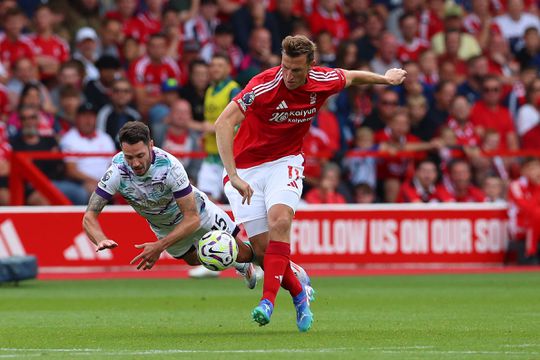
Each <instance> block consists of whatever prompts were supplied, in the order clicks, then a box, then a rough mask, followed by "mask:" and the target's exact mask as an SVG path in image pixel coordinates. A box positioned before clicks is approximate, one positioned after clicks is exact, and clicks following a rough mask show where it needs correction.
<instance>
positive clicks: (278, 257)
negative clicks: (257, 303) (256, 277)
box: [262, 240, 302, 304]
mask: <svg viewBox="0 0 540 360" xmlns="http://www.w3.org/2000/svg"><path fill="white" fill-rule="evenodd" d="M290 254H291V246H290V244H289V243H286V242H281V241H273V240H270V242H269V244H268V247H267V248H266V252H265V254H264V285H263V296H262V298H263V299H267V300H269V301H270V302H271V303H272V304H273V303H274V302H275V300H276V295H277V293H278V291H279V287H280V285H281V286H283V288H284V289H287V290H289V291H290V293H291V295H292V296H296V295H298V294H300V292H302V285H301V284H300V282H299V281H298V279H297V278H296V276H294V273H293V271H292V270H291V266H290V260H289V255H290Z"/></svg>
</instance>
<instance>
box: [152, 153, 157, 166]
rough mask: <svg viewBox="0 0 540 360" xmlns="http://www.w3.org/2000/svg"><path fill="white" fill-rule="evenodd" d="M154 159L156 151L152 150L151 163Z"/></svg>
mask: <svg viewBox="0 0 540 360" xmlns="http://www.w3.org/2000/svg"><path fill="white" fill-rule="evenodd" d="M155 161H156V152H155V151H154V150H152V165H153V164H154V162H155Z"/></svg>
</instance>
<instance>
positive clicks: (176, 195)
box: [173, 185, 193, 199]
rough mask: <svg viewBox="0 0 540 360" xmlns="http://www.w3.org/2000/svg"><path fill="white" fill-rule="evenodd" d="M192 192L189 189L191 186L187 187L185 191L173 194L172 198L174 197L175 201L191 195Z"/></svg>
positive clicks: (191, 189)
mask: <svg viewBox="0 0 540 360" xmlns="http://www.w3.org/2000/svg"><path fill="white" fill-rule="evenodd" d="M192 191H193V188H192V187H191V185H189V186H188V187H187V188H185V189H182V190H180V191H175V192H173V196H174V198H175V199H180V198H181V197H184V196H186V195H189V193H191V192H192Z"/></svg>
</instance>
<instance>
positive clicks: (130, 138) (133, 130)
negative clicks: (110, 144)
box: [118, 121, 152, 145]
mask: <svg viewBox="0 0 540 360" xmlns="http://www.w3.org/2000/svg"><path fill="white" fill-rule="evenodd" d="M151 139H152V138H151V137H150V129H149V128H148V126H146V125H145V124H144V123H142V122H140V121H129V122H127V123H125V124H124V126H122V128H121V129H120V131H119V133H118V140H119V142H120V144H122V143H127V144H130V145H134V144H136V143H138V142H140V141H142V142H143V143H144V144H145V145H148V144H149V143H150V140H151Z"/></svg>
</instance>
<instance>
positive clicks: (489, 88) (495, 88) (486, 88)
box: [484, 87, 501, 92]
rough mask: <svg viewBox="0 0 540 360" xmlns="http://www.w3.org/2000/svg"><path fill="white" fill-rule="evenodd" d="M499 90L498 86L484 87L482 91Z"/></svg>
mask: <svg viewBox="0 0 540 360" xmlns="http://www.w3.org/2000/svg"><path fill="white" fill-rule="evenodd" d="M499 91H501V88H500V87H485V88H484V92H499Z"/></svg>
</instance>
